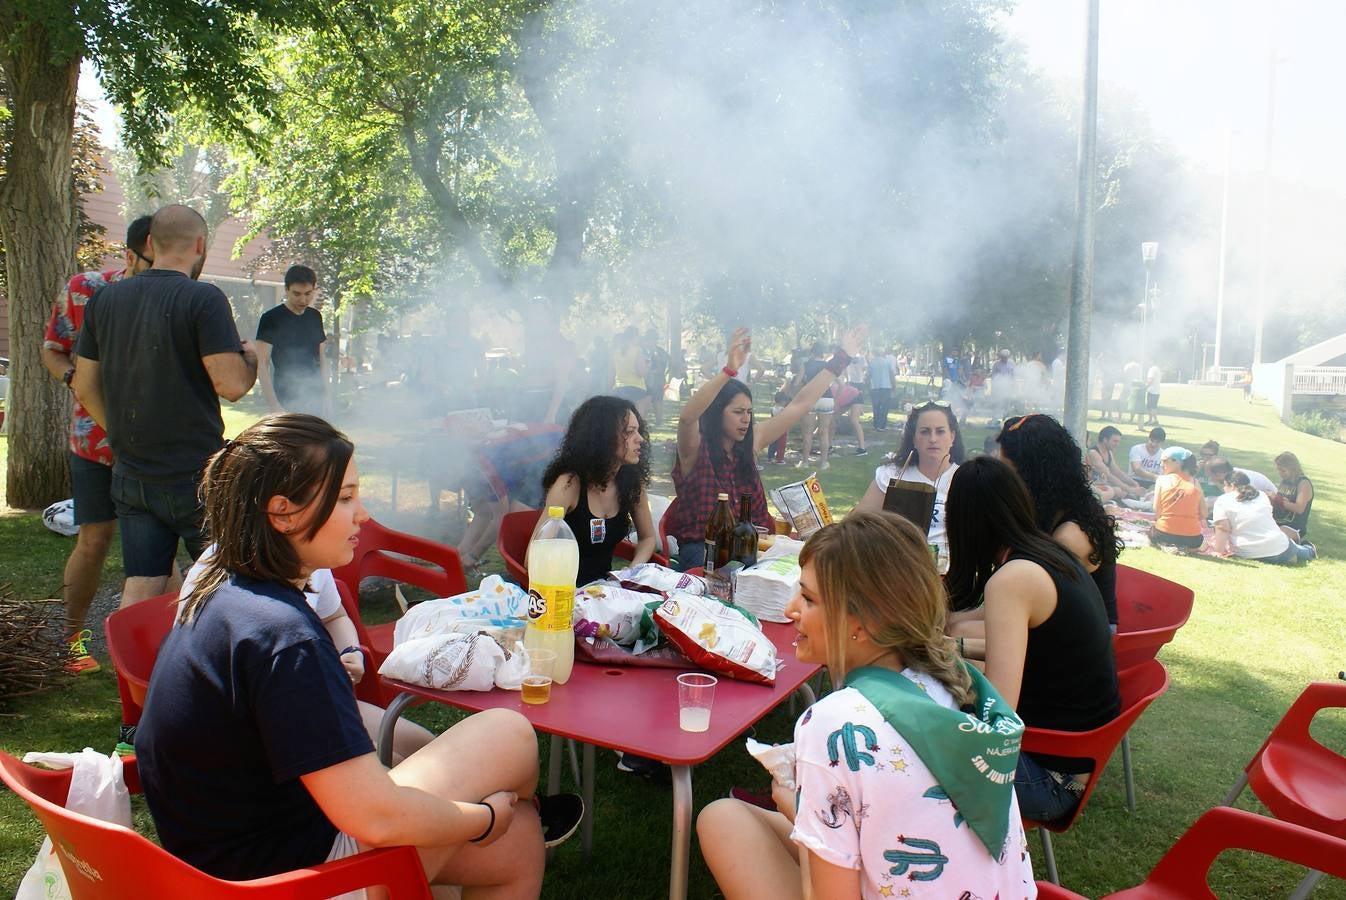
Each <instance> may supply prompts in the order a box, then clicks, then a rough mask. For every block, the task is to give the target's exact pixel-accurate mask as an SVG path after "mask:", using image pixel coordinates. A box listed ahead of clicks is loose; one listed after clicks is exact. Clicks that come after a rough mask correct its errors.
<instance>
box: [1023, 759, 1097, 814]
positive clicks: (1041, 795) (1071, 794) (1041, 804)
mask: <svg viewBox="0 0 1346 900" xmlns="http://www.w3.org/2000/svg"><path fill="white" fill-rule="evenodd" d="M1058 774H1060V773H1053V772H1052V771H1051V770H1050V769H1046V768H1044V767H1043V766H1042V765H1041V764H1039V763H1038V761H1037V760H1035V759H1033V757H1031V756H1029V755H1028V754H1027V753H1020V754H1019V766H1018V768H1017V769H1015V771H1014V794H1015V796H1016V797H1018V798H1019V813H1020V815H1022V816H1023V817H1024V818H1025V819H1031V820H1033V821H1034V822H1055V821H1056V820H1057V819H1064V818H1066V817H1068V816H1069V815H1070V814H1071V813H1073V812H1074V811H1075V807H1077V806H1079V805H1080V797H1081V796H1082V792H1081V791H1076V790H1073V789H1072V788H1070V787H1067V786H1066V784H1073V782H1071V781H1070V780H1069V779H1070V776H1069V775H1066V776H1065V778H1064V779H1058V777H1057V775H1058ZM1063 781H1064V782H1065V783H1063Z"/></svg>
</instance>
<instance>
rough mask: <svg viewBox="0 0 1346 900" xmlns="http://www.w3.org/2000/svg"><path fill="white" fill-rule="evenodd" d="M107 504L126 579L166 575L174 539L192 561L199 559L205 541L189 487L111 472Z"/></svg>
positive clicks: (194, 494) (193, 489)
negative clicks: (118, 534) (118, 530)
mask: <svg viewBox="0 0 1346 900" xmlns="http://www.w3.org/2000/svg"><path fill="white" fill-rule="evenodd" d="M112 502H113V503H114V504H115V505H116V507H117V519H118V525H119V526H120V527H121V532H122V568H123V569H124V570H125V572H126V577H127V578H153V577H157V576H160V575H168V574H169V573H171V572H172V569H173V557H174V556H176V555H177V552H178V539H179V538H181V540H182V542H183V543H184V544H186V545H187V552H188V553H190V554H191V555H192V558H193V559H195V558H196V557H198V556H200V555H201V551H202V550H203V549H204V547H205V535H204V533H203V531H202V522H201V518H202V510H201V501H200V500H199V499H198V497H197V483H196V482H195V481H175V482H168V483H162V484H161V483H159V482H154V481H141V480H139V479H138V478H131V477H130V476H127V475H119V474H117V472H115V471H114V472H113V473H112Z"/></svg>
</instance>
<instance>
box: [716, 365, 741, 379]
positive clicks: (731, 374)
mask: <svg viewBox="0 0 1346 900" xmlns="http://www.w3.org/2000/svg"><path fill="white" fill-rule="evenodd" d="M720 371H721V372H723V373H724V374H726V375H728V376H729V377H730V378H737V377H738V369H731V368H729V367H728V366H725V367H724V368H723V369H721V370H720Z"/></svg>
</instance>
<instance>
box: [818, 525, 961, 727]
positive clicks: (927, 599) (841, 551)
mask: <svg viewBox="0 0 1346 900" xmlns="http://www.w3.org/2000/svg"><path fill="white" fill-rule="evenodd" d="M799 563H800V565H808V564H812V566H813V576H814V578H815V580H816V581H817V588H818V593H819V595H820V596H819V599H820V600H821V601H822V604H823V613H824V621H825V622H826V623H827V640H826V651H827V669H828V672H829V673H830V674H831V676H832V681H833V683H834V684H837V685H840V684H843V683H844V682H845V679H846V639H847V632H848V630H849V629H848V628H847V626H846V617H847V616H848V615H854V616H856V617H857V618H859V620H860V624H861V625H862V626H863V627H864V629H865V631H866V632H867V633H868V634H869V637H870V639H871V640H872V641H873V642H874V644H875V645H876V646H879V647H885V648H891V649H893V650H896V651H897V652H898V653H899V654H900V655H901V657H902V660H903V662H904V663H905V664H906V665H908V666H910V667H911V668H913V669H917V670H919V671H922V672H925V673H926V674H928V675H930V676H932V677H934V678H935V679H937V680H938V681H939V682H940V683H941V684H943V685H944V686H945V687H946V688H948V689H949V693H950V694H952V695H953V698H954V702H956V703H957V704H958V705H959V706H962V705H963V704H965V703H967V702H969V700H970V699H971V692H972V679H971V678H970V677H969V676H968V674H967V670H966V669H964V667H963V662H962V659H961V658H960V657H959V655H958V650H957V644H956V643H955V641H954V639H953V638H951V637H949V636H948V635H946V634H945V633H944V626H945V624H946V620H947V618H948V600H947V598H946V596H945V593H944V584H943V582H942V581H941V580H940V577H939V574H938V573H937V572H936V571H935V561H934V559H933V558H932V557H931V555H930V548H929V545H928V544H927V543H926V536H925V534H923V533H922V532H921V531H920V530H919V529H918V528H917V527H916V526H915V525H913V524H911V523H910V522H908V521H907V520H906V519H904V518H902V517H901V516H897V515H894V514H892V513H885V512H876V513H851V514H850V515H848V516H847V517H846V518H845V519H844V520H842V521H841V522H839V523H837V524H835V525H829V526H828V527H826V528H824V529H822V530H821V531H819V532H817V533H816V534H814V535H813V537H811V538H809V541H808V543H807V544H805V545H804V549H803V550H802V551H801V552H800V554H799Z"/></svg>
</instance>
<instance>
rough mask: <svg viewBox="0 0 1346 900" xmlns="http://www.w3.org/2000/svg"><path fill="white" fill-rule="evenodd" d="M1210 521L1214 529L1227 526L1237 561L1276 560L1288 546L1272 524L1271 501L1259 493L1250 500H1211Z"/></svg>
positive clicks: (1231, 497)
mask: <svg viewBox="0 0 1346 900" xmlns="http://www.w3.org/2000/svg"><path fill="white" fill-rule="evenodd" d="M1211 518H1212V519H1213V520H1214V521H1215V524H1216V525H1219V524H1220V523H1221V522H1228V523H1229V544H1230V547H1231V548H1232V549H1233V551H1234V555H1235V556H1237V557H1240V558H1241V559H1266V558H1267V557H1268V556H1278V555H1279V554H1281V553H1284V552H1285V548H1286V547H1289V546H1290V539H1289V538H1288V537H1286V536H1285V532H1283V531H1281V529H1280V526H1279V525H1277V524H1276V519H1275V518H1274V517H1273V516H1272V513H1271V501H1270V500H1268V499H1267V495H1266V494H1264V493H1262V492H1261V491H1258V492H1257V496H1256V497H1254V498H1252V499H1251V500H1242V501H1241V500H1239V498H1238V494H1227V493H1226V494H1221V495H1220V496H1218V497H1216V498H1215V509H1214V511H1213V512H1212V514H1211Z"/></svg>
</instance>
